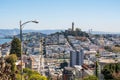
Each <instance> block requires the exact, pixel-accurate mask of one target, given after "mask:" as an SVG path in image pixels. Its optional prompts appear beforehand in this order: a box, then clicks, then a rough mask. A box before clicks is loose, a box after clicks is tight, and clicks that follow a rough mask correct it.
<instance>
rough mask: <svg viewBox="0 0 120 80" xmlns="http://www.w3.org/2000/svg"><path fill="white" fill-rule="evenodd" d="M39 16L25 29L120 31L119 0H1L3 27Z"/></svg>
mask: <svg viewBox="0 0 120 80" xmlns="http://www.w3.org/2000/svg"><path fill="white" fill-rule="evenodd" d="M20 20H22V21H23V22H25V21H29V20H38V21H39V24H33V23H30V24H27V25H25V27H24V29H39V30H43V29H67V28H69V27H71V23H72V22H74V23H75V27H79V28H81V29H82V30H86V31H87V30H88V29H93V30H94V31H108V32H120V0H0V28H2V29H6V28H9V29H13V28H19V21H20Z"/></svg>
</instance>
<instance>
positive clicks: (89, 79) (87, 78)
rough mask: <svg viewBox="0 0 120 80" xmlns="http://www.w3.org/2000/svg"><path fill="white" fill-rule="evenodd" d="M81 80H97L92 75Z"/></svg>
mask: <svg viewBox="0 0 120 80" xmlns="http://www.w3.org/2000/svg"><path fill="white" fill-rule="evenodd" d="M83 80H98V78H97V77H96V76H94V75H92V76H87V77H85V78H83Z"/></svg>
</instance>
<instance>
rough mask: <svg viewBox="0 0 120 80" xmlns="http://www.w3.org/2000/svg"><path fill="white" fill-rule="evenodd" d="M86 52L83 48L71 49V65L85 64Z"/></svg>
mask: <svg viewBox="0 0 120 80" xmlns="http://www.w3.org/2000/svg"><path fill="white" fill-rule="evenodd" d="M83 60H84V52H83V49H81V50H80V51H71V52H70V66H71V67H73V66H74V65H83Z"/></svg>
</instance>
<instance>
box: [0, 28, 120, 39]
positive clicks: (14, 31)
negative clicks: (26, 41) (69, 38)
mask: <svg viewBox="0 0 120 80" xmlns="http://www.w3.org/2000/svg"><path fill="white" fill-rule="evenodd" d="M60 31H65V30H49V29H48V30H23V33H28V32H40V33H43V34H47V35H48V34H51V33H55V32H60ZM17 34H19V29H0V37H5V36H11V35H17ZM92 34H120V32H119V33H115V32H114V33H113V32H103V31H93V32H92Z"/></svg>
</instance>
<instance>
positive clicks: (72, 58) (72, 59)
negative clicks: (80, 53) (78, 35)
mask: <svg viewBox="0 0 120 80" xmlns="http://www.w3.org/2000/svg"><path fill="white" fill-rule="evenodd" d="M74 65H76V51H71V52H70V66H71V67H72V66H74Z"/></svg>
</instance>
